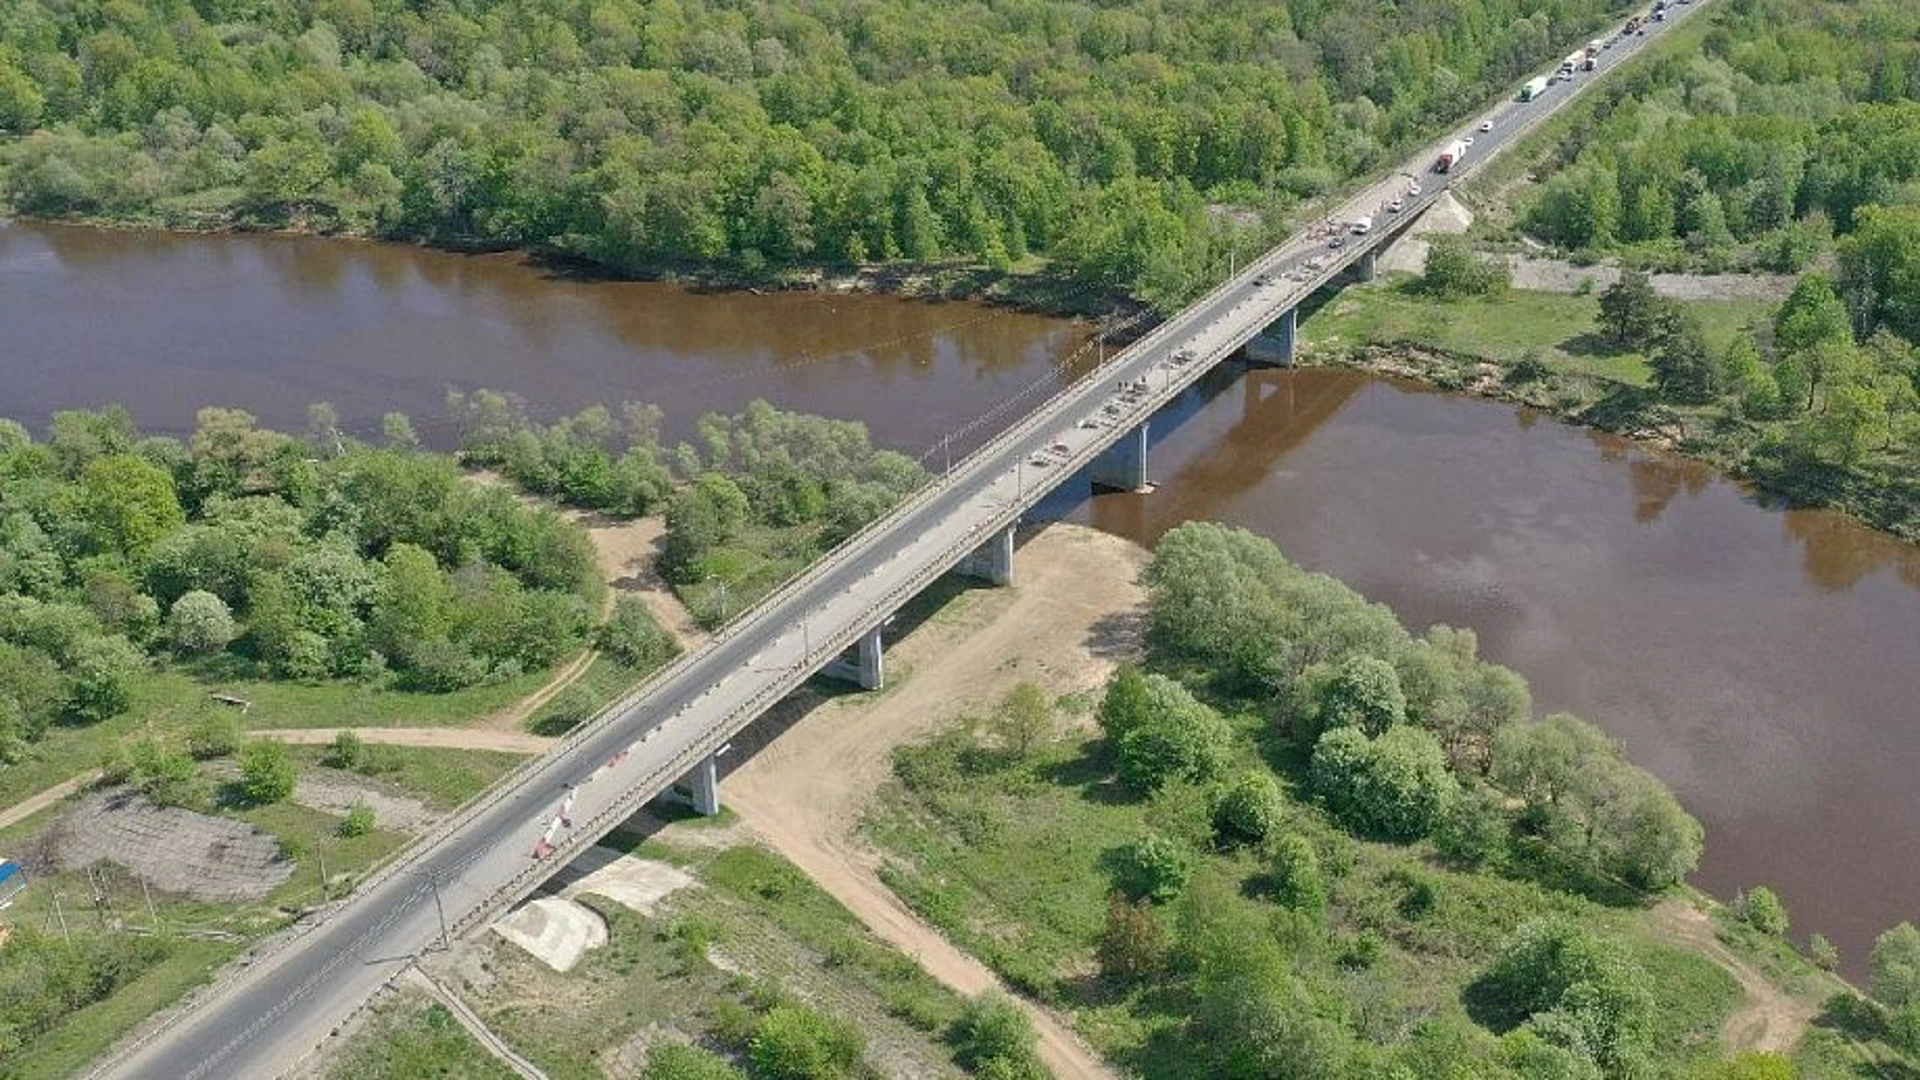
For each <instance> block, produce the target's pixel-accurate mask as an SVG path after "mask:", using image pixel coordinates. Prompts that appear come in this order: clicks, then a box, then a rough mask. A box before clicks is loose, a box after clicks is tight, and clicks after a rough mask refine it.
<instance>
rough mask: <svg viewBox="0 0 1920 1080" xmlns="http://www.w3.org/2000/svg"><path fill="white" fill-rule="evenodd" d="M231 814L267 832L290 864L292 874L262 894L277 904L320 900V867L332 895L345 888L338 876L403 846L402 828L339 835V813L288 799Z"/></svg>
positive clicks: (354, 875)
mask: <svg viewBox="0 0 1920 1080" xmlns="http://www.w3.org/2000/svg"><path fill="white" fill-rule="evenodd" d="M232 816H233V817H235V818H238V819H239V820H241V821H244V822H246V823H248V824H249V825H252V826H254V827H255V828H257V829H260V830H261V831H263V832H268V833H272V834H273V835H274V836H275V837H276V838H278V839H279V841H280V850H281V852H282V854H283V855H284V856H285V857H286V858H288V859H289V860H290V861H292V862H293V864H294V872H293V876H292V877H289V878H288V879H287V880H286V881H284V882H282V883H281V884H280V886H279V887H278V888H276V889H274V890H273V892H272V893H271V894H269V895H268V897H267V903H269V904H272V905H274V906H276V907H281V908H301V907H307V906H311V905H313V904H317V903H320V902H321V897H322V893H321V888H320V874H321V869H320V868H321V866H322V865H323V864H324V865H325V867H326V871H325V872H326V877H327V880H328V882H329V885H328V888H327V890H326V894H327V895H328V896H330V897H332V898H335V899H338V898H339V896H340V894H341V891H342V890H343V889H344V888H345V887H346V884H345V883H344V882H343V881H342V879H343V878H345V879H349V880H357V879H358V878H359V877H360V875H361V874H362V873H363V872H364V871H366V870H367V869H368V868H369V867H372V866H373V865H375V864H376V863H378V862H380V861H381V860H383V859H385V858H386V857H387V856H389V855H391V854H393V853H394V852H395V851H398V850H400V848H402V847H403V846H405V845H406V842H407V837H406V835H405V834H404V833H397V832H390V831H388V830H386V829H374V830H373V831H371V832H367V833H363V834H361V835H359V836H341V835H340V818H339V817H338V816H336V815H333V814H329V813H326V812H324V811H321V810H311V809H308V808H307V807H304V806H299V805H296V804H294V803H291V802H278V803H274V804H272V805H270V806H253V807H247V808H245V809H241V810H236V811H234V812H233V813H232Z"/></svg>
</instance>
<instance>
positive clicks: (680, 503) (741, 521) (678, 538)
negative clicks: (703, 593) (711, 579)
mask: <svg viewBox="0 0 1920 1080" xmlns="http://www.w3.org/2000/svg"><path fill="white" fill-rule="evenodd" d="M750 512H751V510H750V507H749V505H748V503H747V496H746V494H745V493H744V492H742V491H741V490H740V487H739V485H738V484H735V483H734V482H733V481H732V480H731V479H729V478H727V477H726V476H725V475H723V474H721V473H717V472H709V473H706V474H705V475H703V476H701V477H700V479H698V480H696V481H694V483H693V485H692V486H691V487H689V488H687V489H686V490H685V491H683V492H681V493H680V494H679V496H677V497H676V498H675V499H674V500H673V503H672V505H670V506H669V507H667V522H666V525H667V530H666V536H665V538H664V539H663V540H662V542H661V545H660V572H661V574H662V575H663V576H665V577H666V578H667V580H668V581H671V582H673V583H675V584H678V585H692V584H695V583H697V582H698V581H700V579H701V577H702V575H703V574H704V573H705V572H706V571H705V569H704V567H703V566H702V560H704V559H705V558H706V556H707V554H708V553H709V552H711V551H713V550H714V549H715V548H718V547H721V546H723V545H725V544H728V543H731V542H732V541H733V540H734V539H735V538H736V537H737V536H738V535H739V533H740V530H741V529H743V528H745V527H746V525H747V522H748V520H749V517H750Z"/></svg>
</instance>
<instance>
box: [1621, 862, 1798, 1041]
mask: <svg viewBox="0 0 1920 1080" xmlns="http://www.w3.org/2000/svg"><path fill="white" fill-rule="evenodd" d="M1653 916H1654V922H1655V925H1657V926H1658V927H1660V929H1661V930H1663V931H1665V932H1666V933H1667V935H1668V936H1669V937H1670V938H1671V939H1672V940H1673V941H1674V942H1675V943H1677V944H1679V945H1682V946H1685V947H1687V948H1691V949H1694V950H1697V951H1698V952H1701V953H1704V954H1705V955H1706V957H1707V958H1708V959H1709V960H1712V961H1713V962H1714V963H1716V964H1719V965H1720V967H1721V968H1722V969H1723V970H1725V971H1726V973H1727V974H1729V975H1731V976H1733V981H1734V982H1737V983H1739V984H1740V991H1741V993H1743V994H1745V995H1746V998H1747V1000H1746V1003H1745V1004H1743V1005H1741V1006H1740V1008H1738V1009H1736V1010H1734V1013H1733V1015H1732V1016H1729V1017H1727V1023H1726V1026H1725V1027H1723V1028H1721V1029H1720V1041H1721V1043H1722V1044H1723V1045H1724V1046H1725V1047H1726V1048H1727V1049H1728V1050H1731V1051H1740V1050H1756V1051H1759V1052H1761V1053H1772V1054H1785V1053H1789V1052H1791V1051H1792V1050H1793V1048H1794V1046H1795V1045H1797V1044H1798V1043H1799V1042H1800V1036H1801V1035H1802V1034H1803V1033H1804V1032H1805V1031H1806V1029H1807V1024H1809V1023H1810V1022H1812V1020H1813V1018H1814V1016H1815V1015H1816V1014H1817V1013H1818V1012H1819V1010H1818V1009H1817V1008H1815V1007H1814V1006H1812V1005H1809V1004H1807V1003H1806V1002H1803V1001H1800V1000H1798V999H1796V998H1794V997H1793V996H1792V995H1790V994H1787V993H1785V992H1784V991H1782V990H1781V989H1780V988H1779V987H1777V986H1775V985H1774V984H1773V983H1772V982H1770V981H1769V980H1768V979H1767V977H1766V976H1764V975H1762V974H1760V972H1758V971H1755V970H1754V969H1753V967H1752V966H1751V965H1749V964H1748V963H1747V962H1746V961H1744V960H1742V959H1740V958H1739V957H1738V956H1736V955H1734V953H1733V951H1732V950H1730V949H1728V948H1727V947H1726V946H1725V945H1723V944H1721V942H1720V939H1719V938H1718V937H1716V936H1714V932H1713V920H1712V919H1710V918H1708V916H1707V914H1706V913H1705V912H1703V911H1701V910H1700V909H1699V908H1697V907H1694V906H1693V905H1692V904H1690V903H1688V902H1687V901H1686V900H1685V899H1684V898H1681V897H1673V898H1669V899H1666V900H1662V901H1661V902H1660V903H1659V904H1658V905H1657V906H1656V907H1655V908H1654V909H1653Z"/></svg>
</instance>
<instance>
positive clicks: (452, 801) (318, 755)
mask: <svg viewBox="0 0 1920 1080" xmlns="http://www.w3.org/2000/svg"><path fill="white" fill-rule="evenodd" d="M288 749H290V750H292V751H293V755H294V757H295V759H296V760H298V761H299V762H300V764H301V767H302V769H303V770H305V769H318V768H323V766H322V765H321V764H320V763H321V761H322V760H323V759H325V758H326V756H327V753H328V751H329V748H328V747H325V746H290V747H288ZM365 754H366V757H367V762H366V764H364V765H362V766H358V767H356V768H355V769H354V771H353V772H351V773H343V774H341V775H343V776H354V777H372V778H374V780H375V782H376V783H377V784H380V785H381V786H391V787H396V788H399V789H401V790H404V791H406V792H407V793H409V794H412V795H417V796H419V797H420V798H422V799H425V800H426V801H427V802H428V803H430V804H432V805H433V806H434V807H436V808H437V809H441V810H452V809H454V808H455V807H458V806H460V805H461V804H462V803H465V802H466V801H467V800H468V799H471V798H473V797H474V796H475V795H478V794H480V793H481V792H483V791H485V790H487V789H488V788H490V787H492V786H493V785H494V783H496V782H497V781H498V780H499V779H500V778H501V777H503V776H505V775H507V774H508V773H510V772H512V771H513V770H514V769H516V768H518V767H519V766H520V765H521V764H522V763H523V762H525V761H526V760H527V755H525V754H509V753H506V752H504V751H499V750H454V749H448V748H443V747H434V746H387V745H385V744H381V743H368V744H367V745H366V750H365Z"/></svg>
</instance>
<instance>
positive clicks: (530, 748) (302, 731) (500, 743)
mask: <svg viewBox="0 0 1920 1080" xmlns="http://www.w3.org/2000/svg"><path fill="white" fill-rule="evenodd" d="M342 731H351V732H353V733H354V734H356V735H358V736H360V738H361V740H362V741H364V742H370V743H382V744H384V745H387V746H424V747H428V748H433V749H442V750H498V751H502V752H504V753H509V754H544V753H546V752H547V750H548V748H549V747H551V746H552V745H553V739H551V738H549V737H548V736H545V735H534V734H532V733H530V732H525V731H488V730H475V729H471V728H268V729H265V730H260V731H249V732H247V734H248V735H252V736H257V737H259V738H262V739H274V740H276V741H279V742H283V743H291V744H294V745H297V746H325V745H327V744H329V743H331V742H333V740H335V739H336V738H339V736H340V733H341V732H342Z"/></svg>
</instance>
